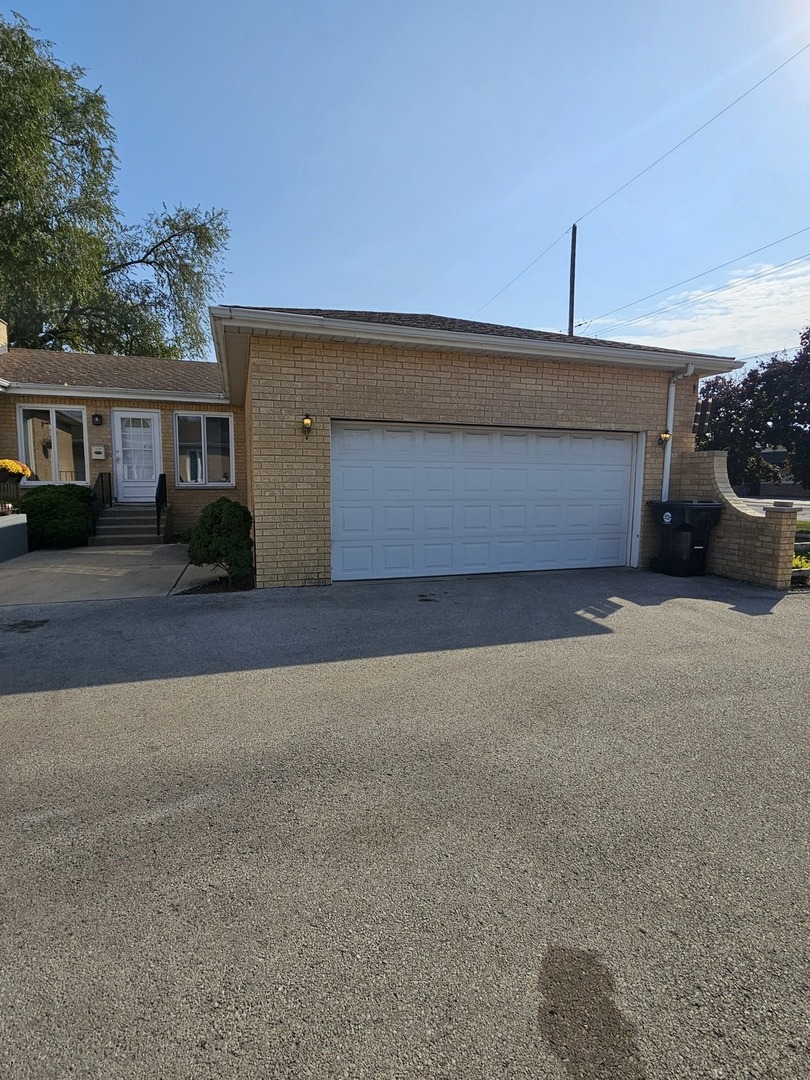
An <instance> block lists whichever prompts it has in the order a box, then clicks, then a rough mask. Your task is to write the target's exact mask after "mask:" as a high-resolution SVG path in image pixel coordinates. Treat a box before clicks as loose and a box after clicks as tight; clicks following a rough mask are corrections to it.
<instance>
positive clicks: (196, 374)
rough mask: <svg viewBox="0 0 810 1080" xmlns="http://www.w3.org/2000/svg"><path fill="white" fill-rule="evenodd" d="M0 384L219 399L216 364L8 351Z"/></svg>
mask: <svg viewBox="0 0 810 1080" xmlns="http://www.w3.org/2000/svg"><path fill="white" fill-rule="evenodd" d="M0 379H6V380H7V381H8V382H11V383H21V384H25V385H29V386H48V387H57V386H58V387H69V388H75V389H84V390H86V389H91V388H92V389H96V388H98V389H100V390H104V391H110V390H126V391H127V392H132V391H142V392H143V393H144V395H145V396H148V397H151V398H154V397H157V396H159V395H160V394H161V393H164V394H172V395H175V394H177V395H186V396H188V397H203V398H208V397H214V398H216V397H220V398H222V397H224V393H223V388H222V373H221V371H220V367H219V364H212V363H206V362H205V361H200V360H166V359H160V358H157V357H154V356H106V355H103V354H99V353H73V352H56V351H53V350H49V349H9V351H8V352H5V353H0Z"/></svg>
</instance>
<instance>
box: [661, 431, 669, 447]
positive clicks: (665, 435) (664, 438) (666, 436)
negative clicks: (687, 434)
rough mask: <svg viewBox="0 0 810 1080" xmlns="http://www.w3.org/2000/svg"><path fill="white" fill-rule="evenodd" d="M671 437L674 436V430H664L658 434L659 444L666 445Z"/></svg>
mask: <svg viewBox="0 0 810 1080" xmlns="http://www.w3.org/2000/svg"><path fill="white" fill-rule="evenodd" d="M671 438H672V432H671V431H662V432H661V434H660V435H659V436H658V445H659V446H666V445H667V443H668V442H669V440H670V439H671Z"/></svg>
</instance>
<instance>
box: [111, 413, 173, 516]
mask: <svg viewBox="0 0 810 1080" xmlns="http://www.w3.org/2000/svg"><path fill="white" fill-rule="evenodd" d="M112 434H113V456H114V458H115V500H116V502H152V500H153V499H154V497H155V488H156V487H157V482H158V476H159V475H160V473H161V470H162V460H163V459H162V456H161V452H160V413H159V412H151V411H150V412H147V411H146V410H145V409H133V410H132V411H129V412H128V411H124V410H123V409H113V414H112Z"/></svg>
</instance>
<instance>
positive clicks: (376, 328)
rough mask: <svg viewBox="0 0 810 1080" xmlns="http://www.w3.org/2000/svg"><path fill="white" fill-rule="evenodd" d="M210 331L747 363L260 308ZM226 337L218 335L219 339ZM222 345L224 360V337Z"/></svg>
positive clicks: (585, 359) (621, 360)
mask: <svg viewBox="0 0 810 1080" xmlns="http://www.w3.org/2000/svg"><path fill="white" fill-rule="evenodd" d="M210 311H211V323H212V326H214V327H216V326H217V324H218V326H219V327H222V326H223V324H224V323H227V324H228V325H230V326H234V327H241V328H243V329H248V330H249V329H253V330H256V331H257V332H258V333H261V331H262V330H273V331H275V332H276V333H278V334H282V333H283V332H284V331H285V330H286V331H289V332H290V333H293V334H302V333H308V334H311V335H312V336H324V337H330V338H349V339H351V340H353V341H374V342H383V343H385V344H392V345H396V344H400V345H401V344H404V345H413V346H421V347H423V348H431V349H438V350H442V349H444V350H447V349H451V350H461V351H464V352H479V353H498V354H499V355H510V356H529V357H536V358H537V359H543V360H569V361H573V362H579V363H591V364H614V365H619V366H621V367H643V368H657V369H659V370H661V371H673V370H681V369H682V368H683V366H684V365H685V364H686V363H689V362H692V363H694V364H695V367H696V369H699V371H700V373H701V374H702V375H719V374H722V373H723V372H726V371H733V370H735V369H736V368H740V367H742V366H743V361H741V360H734V359H732V358H728V357H725V356H713V355H709V354H703V353H687V352H666V351H655V352H647V351H645V350H644V347H643V346H639V347H638V348H633V347H631V346H626V347H623V346H621V345H608V346H606V345H604V344H602V343H600V342H598V341H594V342H593V344H591V343H587V344H585V343H583V342H582V341H548V340H540V339H535V338H513V337H499V336H497V335H494V334H492V335H490V334H470V333H460V332H458V331H455V330H431V329H424V328H421V327H412V326H393V325H391V324H388V323H368V322H353V321H351V320H348V319H334V318H328V317H326V316H323V315H292V314H289V313H287V312H273V311H262V310H260V309H257V308H241V309H235V308H229V307H212V308H211V309H210ZM221 333H222V331H221V330H220V334H221ZM215 340H219V341H221V343H222V345H223V351H222V353H221V354H219V353H218V355H222V356H224V353H225V349H224V335H222V337H221V338H219V339H218V338H217V337H216V334H215Z"/></svg>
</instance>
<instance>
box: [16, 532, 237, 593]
mask: <svg viewBox="0 0 810 1080" xmlns="http://www.w3.org/2000/svg"><path fill="white" fill-rule="evenodd" d="M219 574H220V571H219V570H215V569H212V568H211V567H200V566H189V565H188V554H187V550H186V546H185V544H155V545H151V544H144V545H138V546H135V545H133V546H132V547H93V548H91V547H81V548H68V549H66V550H62V551H32V552H30V553H29V554H28V555H20V556H19V557H18V558H16V559H9V560H8V562H3V563H0V606H5V605H8V604H56V603H65V602H67V601H76V600H125V599H129V598H131V597H145V596H168V595H170V594H171V593H177V592H183V591H184V590H185V589H189V588H191V587H192V586H194V585H199V584H202V583H203V582H206V581H213V580H215V579H216V578H217V577H218V576H219Z"/></svg>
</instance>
